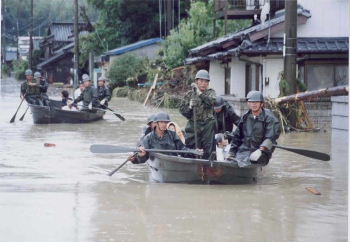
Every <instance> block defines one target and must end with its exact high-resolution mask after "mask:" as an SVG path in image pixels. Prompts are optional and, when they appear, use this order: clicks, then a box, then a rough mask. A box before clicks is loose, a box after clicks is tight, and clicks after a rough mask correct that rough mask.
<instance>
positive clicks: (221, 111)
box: [214, 96, 240, 133]
mask: <svg viewBox="0 0 350 242" xmlns="http://www.w3.org/2000/svg"><path fill="white" fill-rule="evenodd" d="M214 112H215V113H214V114H215V118H216V133H225V132H226V131H229V132H232V129H233V124H234V125H236V126H237V124H238V122H239V120H240V117H239V116H238V115H237V114H236V113H235V110H234V109H233V107H232V106H231V105H230V104H229V103H228V102H227V101H225V100H224V98H223V97H220V96H218V97H216V101H215V106H214Z"/></svg>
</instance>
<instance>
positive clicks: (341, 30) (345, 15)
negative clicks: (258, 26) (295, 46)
mask: <svg viewBox="0 0 350 242" xmlns="http://www.w3.org/2000/svg"><path fill="white" fill-rule="evenodd" d="M298 4H300V5H302V6H303V7H304V8H305V9H307V10H310V13H311V18H309V19H308V20H307V22H306V24H301V25H298V37H346V36H349V1H348V0H317V1H312V0H298ZM272 37H283V33H282V32H280V33H276V34H274V35H272Z"/></svg>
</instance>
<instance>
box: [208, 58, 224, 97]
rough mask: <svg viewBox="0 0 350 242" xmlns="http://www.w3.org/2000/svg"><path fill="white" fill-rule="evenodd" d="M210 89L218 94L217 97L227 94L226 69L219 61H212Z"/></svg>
mask: <svg viewBox="0 0 350 242" xmlns="http://www.w3.org/2000/svg"><path fill="white" fill-rule="evenodd" d="M209 75H210V83H209V85H210V87H211V88H213V89H214V90H215V92H216V95H223V94H225V69H224V68H223V65H222V64H220V62H218V61H211V62H210V65H209Z"/></svg>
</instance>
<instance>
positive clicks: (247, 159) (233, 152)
mask: <svg viewBox="0 0 350 242" xmlns="http://www.w3.org/2000/svg"><path fill="white" fill-rule="evenodd" d="M247 101H248V106H249V111H248V112H247V113H245V114H244V115H243V116H242V118H241V119H240V121H239V123H238V125H237V129H236V130H235V131H234V133H233V137H232V141H231V149H230V152H229V158H228V160H233V161H237V163H238V165H239V166H241V167H242V166H247V165H250V164H251V163H258V164H262V165H266V164H267V163H268V162H269V160H270V158H271V155H272V152H273V151H274V147H273V144H276V140H277V139H278V137H279V135H280V132H281V130H280V123H279V121H278V119H277V118H276V117H275V115H274V114H273V113H272V112H271V111H270V110H269V109H266V108H264V107H263V106H264V97H263V95H262V93H261V92H259V91H251V92H249V93H248V95H247Z"/></svg>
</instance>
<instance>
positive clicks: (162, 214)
mask: <svg viewBox="0 0 350 242" xmlns="http://www.w3.org/2000/svg"><path fill="white" fill-rule="evenodd" d="M0 91H1V94H0V95H1V96H0V107H1V116H0V153H1V156H0V215H1V220H0V234H1V236H0V242H23V241H26V242H41V241H45V242H62V241H64V242H76V241H81V242H87V241H98V242H105V241H106V242H107V241H130V242H146V241H149V242H176V241H186V242H187V241H196V242H197V241H198V242H199V241H200V242H212V241H220V242H229V241H249V242H250V241H269V242H271V241H276V242H277V241H288V242H289V241H295V242H297V241H300V242H301V241H302V242H305V241H317V242H323V241H324V242H329V241H332V242H336V241H339V242H340V241H346V240H347V202H348V201H347V197H348V195H347V194H348V192H347V191H348V187H347V182H348V162H347V161H348V155H347V148H348V144H347V140H346V136H345V135H343V136H342V134H337V136H334V135H333V137H332V134H331V133H330V132H323V131H322V132H319V133H292V134H286V135H282V136H281V137H280V139H279V144H280V145H285V146H292V147H293V146H294V147H300V148H305V149H313V150H318V151H321V152H326V153H331V157H332V160H331V161H330V162H324V161H318V160H313V159H310V158H306V157H303V156H299V155H296V154H294V153H291V152H287V151H282V150H276V152H275V153H274V156H273V159H272V160H271V161H270V163H269V165H268V166H267V167H265V168H264V172H263V177H262V178H261V179H260V180H258V182H257V184H249V185H222V186H220V185H186V184H159V183H154V182H151V181H149V178H148V167H147V166H146V165H145V164H142V165H133V164H131V163H129V164H127V165H126V166H124V167H123V168H122V169H121V170H119V171H118V172H117V173H115V174H114V175H113V176H112V177H109V176H107V173H108V172H109V171H110V170H112V169H113V168H115V167H117V166H118V165H119V164H121V163H122V162H124V161H125V159H126V157H127V154H121V155H118V154H115V155H112V154H92V153H90V151H89V147H90V145H91V144H118V145H125V146H131V147H133V146H135V144H136V141H137V140H138V139H139V137H140V134H141V129H142V127H143V126H144V123H145V120H146V118H147V116H148V115H149V114H150V113H153V112H158V110H156V109H153V108H150V107H146V108H145V107H143V106H142V105H141V104H139V103H136V102H132V101H129V100H127V99H124V98H114V99H113V100H112V101H111V103H110V107H111V108H113V109H116V110H117V111H119V112H120V113H121V114H122V115H123V116H124V117H125V118H126V120H127V121H125V122H122V121H120V120H119V119H118V118H116V117H115V116H114V115H113V114H111V113H108V114H106V115H105V118H104V120H102V121H98V122H94V123H90V124H50V125H34V124H33V121H32V117H31V114H30V112H28V113H27V115H26V117H25V119H24V121H18V119H19V118H20V117H21V116H22V114H23V112H24V111H25V108H26V104H25V103H23V106H22V107H21V109H20V111H19V113H18V114H17V118H16V122H15V123H12V124H10V123H9V120H10V119H11V117H12V115H13V114H14V112H15V111H16V108H17V106H18V104H19V102H20V99H19V83H17V82H13V81H11V80H2V82H1V90H0ZM57 98H58V97H57ZM169 112H170V116H171V117H172V118H173V119H174V120H175V121H176V122H178V123H179V124H180V126H181V127H184V125H185V122H186V120H185V119H184V118H183V117H181V115H180V114H179V113H178V112H177V110H171V111H169ZM44 143H53V144H56V146H55V147H44ZM306 187H314V188H316V189H317V190H319V191H320V192H321V195H320V196H316V195H313V194H312V193H310V192H308V191H307V190H306V189H305V188H306Z"/></svg>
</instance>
